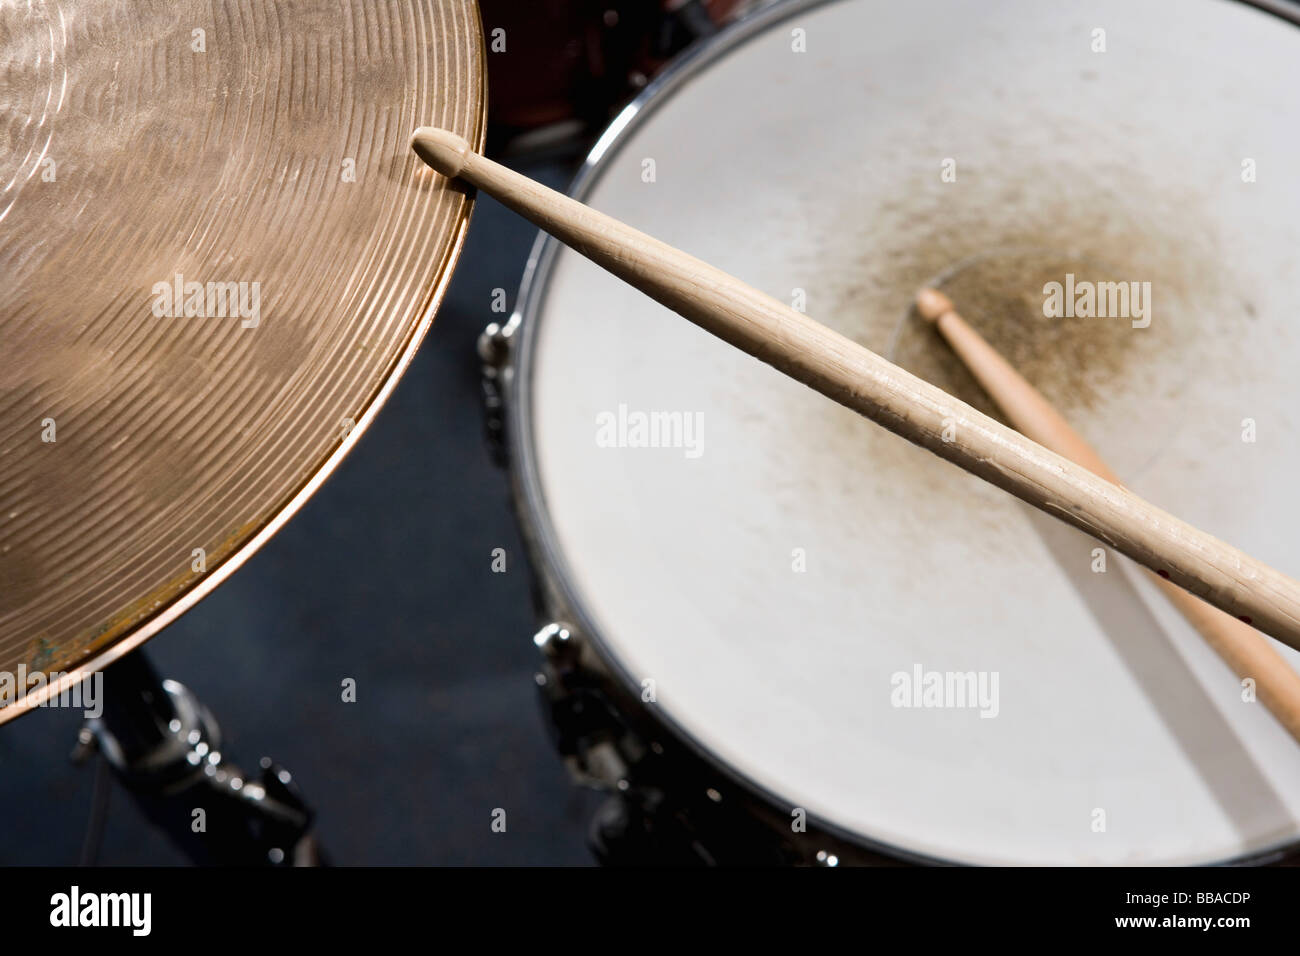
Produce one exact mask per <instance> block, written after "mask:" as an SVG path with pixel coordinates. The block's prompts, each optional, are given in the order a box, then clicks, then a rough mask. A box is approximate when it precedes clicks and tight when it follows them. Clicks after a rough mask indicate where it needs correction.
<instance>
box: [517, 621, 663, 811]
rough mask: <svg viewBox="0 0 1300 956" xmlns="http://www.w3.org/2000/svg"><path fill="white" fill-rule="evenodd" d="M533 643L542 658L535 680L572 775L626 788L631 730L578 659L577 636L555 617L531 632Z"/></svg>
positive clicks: (596, 785) (583, 781) (599, 785)
mask: <svg viewBox="0 0 1300 956" xmlns="http://www.w3.org/2000/svg"><path fill="white" fill-rule="evenodd" d="M533 644H534V645H536V647H537V649H538V650H539V651H541V653H542V657H543V659H544V662H543V665H542V670H541V671H540V672H539V673H538V674H537V678H536V680H537V688H538V691H539V693H540V697H541V705H542V710H543V714H544V717H545V722H546V724H547V726H549V727H550V728H551V732H552V736H553V737H554V738H555V747H556V749H557V750H558V751H559V752H560V755H561V756H562V757H563V758H564V763H565V766H566V767H567V768H568V770H569V774H570V776H571V777H572V778H573V779H574V781H575V782H576V783H578V784H579V785H581V786H586V787H591V788H593V789H597V790H619V789H623V788H626V787H627V786H628V772H629V768H628V765H627V762H626V760H625V758H624V748H625V747H626V746H627V744H628V739H627V738H628V731H627V728H626V727H625V726H624V724H623V721H622V720H621V719H619V717H618V712H617V710H616V709H615V708H614V707H613V706H612V704H611V703H610V701H609V699H608V698H607V697H606V695H605V694H604V693H603V692H602V690H601V689H600V686H599V681H598V679H597V678H596V677H595V676H594V675H592V674H590V673H589V672H588V671H587V670H586V669H585V668H583V667H582V666H581V665H580V664H579V661H578V658H579V656H580V650H581V646H580V642H579V640H578V638H577V636H576V635H575V634H574V632H573V630H572V629H571V628H570V627H569V626H568V625H567V624H563V623H561V622H558V621H553V622H551V623H549V624H547V625H546V626H545V627H543V628H542V629H541V630H539V631H538V632H537V633H536V634H535V635H533ZM636 749H637V748H633V750H636Z"/></svg>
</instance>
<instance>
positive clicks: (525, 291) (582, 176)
mask: <svg viewBox="0 0 1300 956" xmlns="http://www.w3.org/2000/svg"><path fill="white" fill-rule="evenodd" d="M840 2H844V0H778V2H776V3H775V4H774V5H773V6H769V7H766V8H763V9H760V10H757V11H755V12H754V13H752V14H750V15H748V16H745V17H743V18H742V19H740V20H738V21H736V22H735V23H733V24H732V25H730V26H728V27H726V28H725V29H723V30H722V31H721V32H720V33H718V34H716V35H715V36H713V37H711V38H709V39H707V40H704V41H701V42H700V43H698V44H696V45H695V46H693V47H691V48H690V49H688V50H687V51H686V52H684V53H683V54H681V55H680V56H679V57H678V58H677V59H675V60H674V61H673V62H672V63H670V64H669V65H668V66H667V67H665V68H664V69H663V70H662V71H661V72H660V73H659V74H658V75H657V76H656V77H655V79H654V80H653V81H651V82H650V83H649V84H648V85H647V86H646V87H645V89H643V90H642V91H641V92H640V93H639V94H638V95H637V96H636V97H635V98H633V99H632V101H631V102H629V103H628V104H627V105H626V106H625V107H623V109H622V110H620V111H619V113H618V114H617V115H616V116H615V117H614V119H613V120H612V121H611V123H610V124H609V126H607V127H606V128H605V130H604V131H603V132H602V133H601V134H600V136H599V138H597V140H596V142H595V144H594V145H593V146H592V147H591V149H590V150H589V151H588V153H587V155H586V156H585V157H584V158H583V161H582V165H581V166H580V167H579V169H578V172H577V174H576V175H575V176H574V177H573V179H572V181H571V182H570V184H569V187H568V189H567V190H566V194H567V195H568V196H570V197H572V198H574V199H577V200H578V201H580V202H585V201H586V199H587V196H588V195H589V194H590V192H591V190H592V189H593V188H594V187H595V186H596V184H597V182H598V180H599V177H600V175H601V173H602V172H603V169H604V167H605V164H606V161H607V160H608V159H609V158H610V157H612V156H613V155H614V154H615V153H617V152H618V151H619V150H620V149H621V148H622V147H623V146H624V145H625V144H626V143H627V141H628V139H629V138H630V136H631V135H632V133H633V132H635V131H636V130H637V129H638V128H640V126H641V125H642V124H643V123H645V121H646V120H647V119H649V118H650V117H651V116H652V115H653V114H654V113H655V112H656V110H657V109H658V108H659V107H660V106H662V105H663V104H664V103H665V102H667V101H668V99H669V94H671V93H672V92H673V91H675V90H677V89H678V88H679V87H681V86H682V85H683V84H684V83H685V82H686V81H687V80H689V79H690V78H691V77H693V76H694V75H696V74H697V73H699V72H700V71H701V70H703V69H704V68H706V67H707V66H710V65H712V64H713V63H716V62H717V61H718V60H719V59H721V58H722V57H723V56H725V55H726V54H727V53H729V52H730V51H731V50H733V49H735V48H737V47H739V46H741V45H742V44H744V43H745V42H746V41H748V40H750V39H752V38H753V37H755V36H756V35H758V34H760V33H763V32H765V31H766V30H768V29H770V28H772V27H775V26H777V25H778V24H780V23H782V22H783V21H785V20H788V19H790V18H791V17H794V16H796V15H798V14H800V13H803V12H805V11H808V10H811V9H815V8H818V7H824V6H831V5H832V4H837V3H840ZM1233 2H1236V3H1239V4H1242V5H1245V6H1248V7H1254V8H1255V9H1258V10H1260V11H1262V12H1264V13H1269V14H1272V15H1274V16H1276V17H1278V18H1279V19H1281V20H1284V21H1286V22H1287V23H1289V24H1291V25H1292V26H1295V27H1297V28H1300V0H1233ZM563 248H564V246H563V245H562V243H560V241H559V240H557V239H555V238H554V237H552V236H550V235H548V234H547V233H546V232H544V231H539V232H538V234H537V237H536V238H535V239H534V241H533V245H532V248H531V250H530V251H529V254H528V261H527V263H526V264H525V266H524V273H523V276H522V278H521V279H520V283H519V291H518V293H517V294H516V296H515V308H514V311H513V312H512V313H511V316H510V320H509V323H508V331H509V333H510V343H511V347H510V354H509V358H508V364H507V368H508V370H509V375H507V376H504V379H503V381H504V383H505V413H506V415H505V418H506V422H507V428H506V435H505V441H506V448H507V450H508V461H509V467H510V471H511V476H512V477H511V487H512V492H513V495H514V498H515V505H516V508H515V510H516V513H517V515H518V518H519V521H520V523H521V524H522V525H523V526H524V531H525V534H524V540H525V545H526V547H527V549H528V552H529V556H530V558H531V559H532V563H533V567H534V569H535V573H536V574H537V575H539V576H540V577H542V578H544V580H545V581H546V582H547V584H548V585H549V588H546V589H544V591H543V593H544V594H546V595H547V597H544V598H543V600H544V602H545V606H546V610H547V612H548V613H549V612H551V611H555V610H557V608H556V607H555V606H554V604H553V603H552V602H551V600H550V597H549V596H550V595H551V594H555V595H556V596H557V597H558V599H559V604H560V607H562V608H563V611H564V614H565V615H566V616H567V617H568V619H569V620H568V623H569V624H570V625H572V626H573V627H574V628H575V629H576V630H577V632H578V634H579V635H580V636H581V637H582V639H583V640H584V641H586V642H587V643H588V644H589V645H590V646H591V649H592V650H593V651H594V652H595V654H596V656H597V657H598V658H599V659H600V662H601V664H602V665H603V666H604V667H605V668H606V669H608V671H609V673H610V674H611V675H612V676H613V678H614V679H615V681H616V682H617V683H618V684H619V685H620V686H621V687H622V688H623V689H625V690H627V691H629V692H633V693H637V694H639V688H640V683H639V681H638V680H637V679H636V677H635V675H633V674H632V673H630V672H629V671H628V670H627V668H626V667H625V665H624V662H623V661H622V660H621V659H620V657H619V655H617V654H616V653H614V652H613V650H612V649H611V648H610V646H609V644H608V643H607V642H606V641H605V640H604V638H603V637H602V636H601V632H600V630H599V629H598V628H597V627H596V626H595V622H594V621H593V620H592V617H591V615H590V613H589V612H588V610H587V608H586V606H585V604H584V602H583V600H582V598H581V596H580V595H579V593H578V590H577V587H576V586H575V583H574V579H575V576H574V574H573V570H572V568H571V567H570V565H569V562H568V560H567V558H566V557H565V553H564V550H563V548H562V547H561V545H560V541H559V537H558V535H557V534H556V531H555V526H554V523H553V522H552V520H551V515H550V512H549V510H548V508H547V505H546V496H545V494H544V493H543V488H542V479H541V474H540V471H539V468H538V461H537V455H536V451H535V449H536V443H535V441H534V422H533V417H532V412H533V410H534V409H535V407H536V406H535V403H534V402H533V401H532V397H531V395H532V382H533V367H534V364H535V357H536V349H537V346H536V339H537V335H536V329H537V317H538V314H539V312H540V310H541V306H542V305H543V303H544V302H545V299H546V295H547V292H548V291H549V288H550V284H551V278H552V276H553V275H554V271H555V270H554V265H555V259H556V257H557V256H558V255H559V253H560V251H561V250H562V249H563ZM651 719H652V720H653V721H654V722H655V723H657V724H660V725H662V726H664V727H665V729H666V730H667V731H668V732H669V733H670V734H671V735H672V736H673V737H674V738H675V739H676V740H678V741H680V742H682V743H683V744H685V745H686V747H687V748H688V749H689V750H690V751H691V752H692V753H693V754H694V755H695V756H696V757H698V758H699V759H701V760H702V761H703V762H704V763H705V764H706V765H707V766H709V767H710V768H711V769H713V770H714V771H716V772H717V773H718V774H719V775H720V776H722V777H723V778H724V779H726V780H727V781H728V782H729V783H731V784H733V785H735V786H738V787H740V788H741V789H743V790H745V791H747V792H749V793H750V794H752V795H754V796H755V797H757V798H758V799H760V800H761V801H763V802H764V803H766V804H767V805H769V806H771V807H777V808H780V807H785V806H788V805H791V804H790V802H789V801H788V800H786V799H783V798H782V797H781V796H780V795H779V794H777V793H775V792H774V791H773V790H771V789H770V788H768V787H767V786H765V785H763V784H761V783H759V782H758V781H756V780H754V779H753V778H751V777H750V776H749V775H747V774H745V773H743V772H741V771H740V770H739V769H738V768H736V767H734V766H732V765H730V764H728V763H727V762H726V761H725V760H723V759H722V758H721V757H720V756H719V755H718V754H717V753H716V752H715V751H714V750H713V749H712V748H710V747H709V746H708V744H706V743H705V742H704V741H702V740H700V739H698V738H697V737H696V736H695V735H694V734H693V733H691V732H690V731H689V730H687V729H686V728H685V727H684V726H683V725H682V724H681V723H680V722H679V721H678V720H677V718H676V717H675V716H674V715H673V714H671V713H669V712H668V711H667V710H665V709H662V708H660V709H658V710H656V712H655V713H654V715H653V716H652V718H651ZM808 816H809V821H810V823H814V822H815V825H816V827H817V828H818V829H820V830H822V831H824V832H825V833H827V834H828V835H829V836H830V837H832V838H834V839H837V840H841V841H843V842H844V843H846V844H849V845H851V846H856V847H859V848H861V849H864V850H868V851H870V852H875V853H880V854H883V855H885V856H887V857H889V858H891V859H894V860H898V861H902V862H906V863H915V864H921V865H938V866H952V865H963V864H962V863H961V861H954V860H949V859H945V858H943V857H938V856H934V855H932V854H927V853H921V852H918V851H915V850H910V849H907V848H905V847H900V846H897V845H895V844H892V843H889V842H887V841H884V840H881V839H877V838H873V837H869V836H866V835H864V834H861V833H857V832H854V831H852V830H849V829H846V828H845V827H844V826H842V825H840V824H838V823H836V822H835V821H833V820H829V819H827V818H826V817H824V816H821V815H819V814H813V813H811V812H809V814H808ZM1293 853H1300V836H1297V837H1294V838H1291V839H1285V840H1282V841H1279V842H1278V843H1276V844H1273V845H1271V846H1269V847H1266V848H1264V849H1260V850H1253V851H1251V852H1249V853H1245V854H1241V855H1238V856H1235V857H1229V858H1227V859H1224V860H1218V861H1211V862H1209V863H1206V864H1200V865H1208V866H1238V865H1252V864H1256V865H1257V864H1267V863H1273V862H1276V861H1278V860H1280V859H1283V858H1289V857H1290V856H1291V854H1293Z"/></svg>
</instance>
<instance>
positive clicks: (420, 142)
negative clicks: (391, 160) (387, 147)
mask: <svg viewBox="0 0 1300 956" xmlns="http://www.w3.org/2000/svg"><path fill="white" fill-rule="evenodd" d="M411 149H413V150H415V154H416V155H417V156H419V157H420V158H421V159H422V160H424V161H425V162H426V163H428V164H429V165H430V166H432V167H433V168H434V169H436V170H437V171H438V172H440V173H442V174H443V175H444V176H446V177H448V178H452V179H454V178H455V177H457V176H459V175H460V172H461V170H462V169H464V168H465V159H466V156H467V155H468V153H469V151H470V150H469V143H467V142H466V141H465V139H464V138H463V137H460V136H457V135H456V134H455V133H450V132H448V131H447V130H445V129H438V128H437V127H436V126H421V127H420V128H419V129H417V130H416V131H415V132H414V133H412V134H411Z"/></svg>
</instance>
